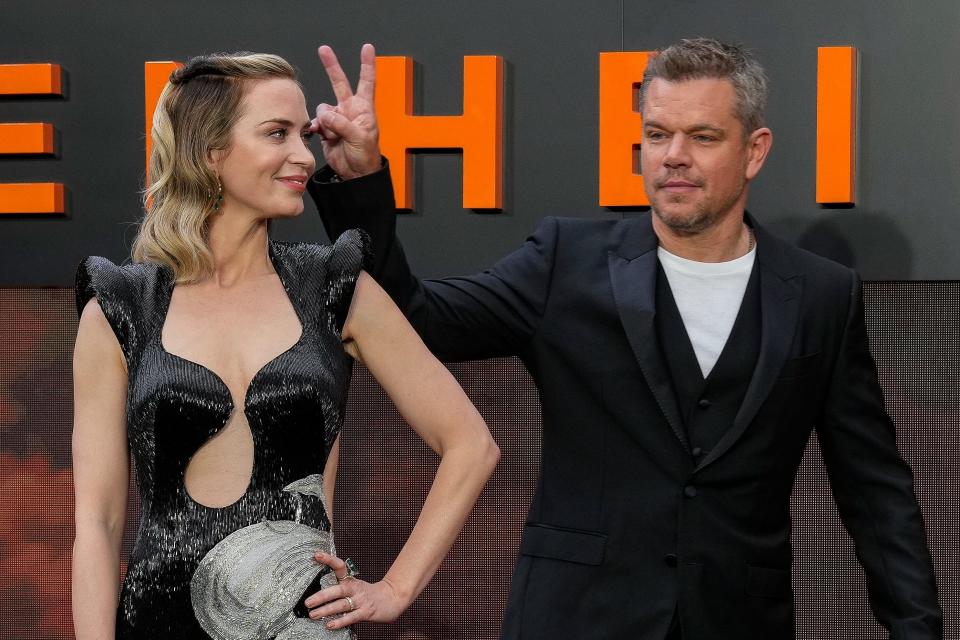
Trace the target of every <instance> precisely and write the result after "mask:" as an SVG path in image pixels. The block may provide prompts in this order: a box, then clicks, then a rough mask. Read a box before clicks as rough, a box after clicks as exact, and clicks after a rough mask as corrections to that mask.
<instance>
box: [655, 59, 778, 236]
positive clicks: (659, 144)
mask: <svg viewBox="0 0 960 640" xmlns="http://www.w3.org/2000/svg"><path fill="white" fill-rule="evenodd" d="M758 134H759V136H764V137H765V138H764V140H762V141H760V140H759V138H758ZM769 134H770V132H769V130H768V129H758V130H757V131H756V132H754V133H752V134H751V135H750V136H749V137H746V138H745V137H744V131H743V126H742V125H741V123H740V120H739V119H738V118H737V114H736V92H735V91H734V88H733V85H732V84H731V83H730V81H728V80H721V79H716V78H700V79H696V80H684V81H680V82H670V81H668V80H663V79H661V78H656V79H654V80H652V81H651V82H650V86H649V87H648V88H647V94H646V101H645V104H644V109H643V144H642V145H641V147H640V162H641V170H642V172H643V184H644V188H645V189H646V191H647V196H648V197H649V198H650V204H651V206H652V208H653V211H654V213H655V214H656V216H657V218H658V219H659V220H660V221H661V222H662V223H663V224H665V225H666V226H667V227H669V228H670V229H671V230H673V231H674V232H675V233H678V234H683V235H694V234H698V233H700V232H702V231H704V230H706V229H709V228H711V227H713V226H714V225H715V224H717V223H718V222H720V221H721V220H723V219H725V218H726V217H727V216H728V215H729V214H731V213H735V212H738V211H742V210H743V207H744V205H745V203H746V184H747V182H748V181H749V180H750V179H752V178H753V177H754V176H755V175H756V174H757V172H759V170H760V167H761V166H762V165H763V159H764V158H765V157H766V151H767V149H769ZM758 141H759V147H760V148H759V149H758Z"/></svg>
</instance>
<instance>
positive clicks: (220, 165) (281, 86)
mask: <svg viewBox="0 0 960 640" xmlns="http://www.w3.org/2000/svg"><path fill="white" fill-rule="evenodd" d="M241 114H242V115H241V116H240V119H239V120H237V122H236V124H235V125H234V126H233V130H232V131H231V132H230V144H229V146H228V147H227V148H226V149H224V150H222V151H214V152H213V153H212V154H211V159H212V166H213V169H214V170H216V171H217V173H218V174H219V176H220V182H221V183H222V184H223V204H222V205H221V208H222V210H223V211H224V212H225V213H226V212H230V214H231V215H233V214H235V212H236V213H240V212H249V213H251V214H252V215H253V216H254V217H257V218H282V217H287V216H296V215H299V214H300V213H301V212H302V211H303V192H304V190H305V189H306V185H307V179H308V178H309V177H310V175H311V174H312V173H313V169H314V167H315V166H316V160H315V159H314V157H313V153H311V151H310V149H308V148H307V141H308V138H309V132H308V131H307V127H308V126H309V125H310V118H309V117H308V116H307V108H306V102H305V100H304V98H303V92H302V91H300V87H298V86H297V84H296V83H295V82H293V81H292V80H287V79H283V78H270V79H266V80H253V81H249V82H247V85H246V93H245V95H244V97H243V102H242V104H241Z"/></svg>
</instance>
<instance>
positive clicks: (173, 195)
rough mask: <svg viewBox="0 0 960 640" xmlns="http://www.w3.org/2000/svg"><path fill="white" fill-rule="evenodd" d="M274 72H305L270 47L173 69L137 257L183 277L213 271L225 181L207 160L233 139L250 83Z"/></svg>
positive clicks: (159, 119) (290, 75) (159, 116)
mask: <svg viewBox="0 0 960 640" xmlns="http://www.w3.org/2000/svg"><path fill="white" fill-rule="evenodd" d="M267 78H286V79H289V80H293V81H294V82H296V81H297V74H296V71H295V70H294V68H293V67H292V66H291V65H290V63H289V62H287V61H286V60H284V59H283V58H281V57H280V56H276V55H271V54H265V53H235V54H221V53H217V54H211V55H206V56H198V57H196V58H193V59H191V60H190V61H189V62H188V63H187V64H186V66H184V67H181V68H180V69H177V70H176V71H174V72H173V73H171V74H170V81H169V82H168V83H167V85H166V87H164V89H163V93H161V94H160V100H159V102H158V103H157V109H156V111H155V112H154V116H153V128H152V130H151V132H150V135H151V137H152V138H153V150H152V151H151V154H150V163H149V174H148V175H149V179H148V184H147V187H146V189H144V192H143V203H144V211H145V215H144V218H143V221H142V222H141V223H140V228H139V230H138V232H137V237H136V238H135V239H134V242H133V251H132V253H133V260H134V262H155V263H160V264H164V265H167V266H168V267H170V268H171V269H172V270H173V273H174V276H175V278H176V282H178V283H187V282H196V281H197V280H200V279H202V278H203V277H205V276H207V275H209V274H210V273H212V271H213V255H212V253H211V252H210V246H209V243H208V241H207V231H208V228H209V223H210V216H211V215H213V214H214V212H215V211H216V208H217V206H218V203H217V200H218V196H219V193H220V182H219V178H218V176H217V175H216V173H215V172H214V171H213V170H212V169H210V167H208V166H207V161H208V158H209V154H210V152H211V151H214V150H218V149H226V148H227V147H228V146H229V143H230V130H231V129H232V128H233V125H234V124H235V123H236V122H237V120H238V119H239V118H240V115H241V104H242V101H243V95H244V89H245V84H246V83H247V82H248V81H250V80H260V79H267Z"/></svg>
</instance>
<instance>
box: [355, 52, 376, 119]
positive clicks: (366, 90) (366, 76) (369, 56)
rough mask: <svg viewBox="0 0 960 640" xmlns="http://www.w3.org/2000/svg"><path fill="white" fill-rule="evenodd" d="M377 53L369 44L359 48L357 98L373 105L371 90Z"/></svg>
mask: <svg viewBox="0 0 960 640" xmlns="http://www.w3.org/2000/svg"><path fill="white" fill-rule="evenodd" d="M376 64H377V52H376V50H374V48H373V45H372V44H370V43H369V42H368V43H367V44H365V45H363V47H361V48H360V81H359V82H357V96H359V97H361V98H363V99H364V100H366V101H367V102H369V103H371V104H372V103H373V90H374V86H375V85H376Z"/></svg>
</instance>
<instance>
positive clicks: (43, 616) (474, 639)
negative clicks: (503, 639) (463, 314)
mask: <svg viewBox="0 0 960 640" xmlns="http://www.w3.org/2000/svg"><path fill="white" fill-rule="evenodd" d="M864 289H865V291H864V295H865V300H866V305H867V323H868V329H869V331H870V335H871V348H872V350H873V352H874V356H875V358H876V360H877V365H878V368H879V371H880V379H881V383H882V384H883V387H884V390H885V392H886V399H887V407H888V410H889V411H890V414H891V415H892V416H893V418H894V421H895V422H896V424H897V427H898V439H899V442H900V447H901V451H902V453H903V455H904V457H905V458H906V459H907V461H908V462H909V463H910V465H911V466H912V467H913V469H914V473H915V477H916V492H917V495H918V496H919V499H920V503H921V506H922V508H923V512H924V515H925V518H926V523H927V533H928V538H929V540H930V546H931V551H932V553H933V557H934V563H935V565H936V569H937V575H938V580H939V587H940V594H941V601H942V603H943V605H944V608H945V611H946V614H947V635H946V637H947V638H954V639H956V638H960V631H958V626H957V616H958V614H960V575H958V574H960V566H958V564H960V563H958V562H957V553H958V551H957V550H958V549H960V508H958V496H957V493H958V491H960V471H958V465H957V463H956V458H957V454H958V452H960V283H958V282H874V283H865V287H864ZM75 332H76V318H75V312H74V310H73V292H72V291H69V290H63V289H0V640H14V639H15V640H36V639H41V638H43V639H47V638H49V639H60V638H64V639H66V638H72V637H73V636H72V627H71V621H70V615H69V606H68V604H67V603H68V602H69V590H70V553H71V546H72V539H73V514H72V510H73V497H72V484H71V472H70V457H69V448H70V428H71V426H70V425H71V415H70V414H71V388H72V387H71V385H72V383H71V371H70V360H71V351H72V346H73V337H74V334H75ZM451 369H452V370H453V372H454V374H455V375H456V376H457V378H458V379H459V380H460V382H461V384H463V386H464V388H465V389H466V390H467V393H468V394H469V395H470V397H471V399H472V400H473V401H474V402H475V403H476V404H477V406H478V407H479V408H480V411H481V413H483V415H484V417H485V418H486V420H487V423H488V424H489V425H490V428H491V430H492V432H493V433H494V436H495V438H496V439H497V442H498V443H499V444H500V447H501V450H502V452H503V457H502V460H501V462H500V465H499V467H498V469H497V471H496V473H495V475H494V477H493V479H492V480H491V482H490V484H489V485H488V487H487V490H486V491H485V493H484V495H483V497H482V498H481V500H480V503H479V504H478V505H477V508H476V510H475V512H474V514H473V515H472V516H471V519H470V522H469V523H468V525H467V527H466V529H465V530H464V532H463V534H462V535H461V537H460V539H459V540H458V541H457V543H456V545H455V546H454V549H453V551H452V552H451V554H450V556H449V557H448V558H447V559H446V561H445V562H444V564H443V566H442V567H441V569H440V572H439V574H438V575H437V577H436V579H434V581H433V582H432V583H431V584H430V586H428V587H427V590H426V591H425V592H424V594H423V595H422V596H421V597H420V598H419V599H418V601H417V602H416V603H415V604H414V606H413V607H412V608H411V609H410V610H409V611H408V612H407V613H406V614H405V615H404V616H403V617H402V618H401V619H400V620H399V621H398V623H396V624H394V625H366V626H364V627H362V628H361V638H363V639H364V640H373V639H381V638H382V639H386V638H391V639H403V640H413V639H421V638H422V639H426V638H431V639H438V640H452V639H456V638H463V639H470V640H479V639H486V638H496V637H497V636H498V633H499V628H500V620H501V617H502V613H503V607H504V604H505V602H506V597H507V593H508V590H509V581H510V573H511V570H512V567H513V562H514V558H515V556H516V552H517V544H518V542H519V536H520V529H521V525H522V522H523V518H524V516H525V515H526V509H527V505H528V504H529V501H530V498H531V496H532V494H533V489H534V486H535V484H536V477H537V469H538V465H539V449H540V428H541V427H540V417H539V408H538V405H537V394H536V389H535V387H534V385H533V383H532V381H531V380H530V378H529V376H528V375H527V373H526V372H525V371H524V370H523V368H522V366H521V365H520V364H519V363H518V362H517V361H516V360H512V359H503V360H490V361H485V362H472V363H465V364H459V365H454V366H452V367H451ZM305 446H309V443H305ZM436 461H437V458H436V456H435V455H434V454H433V453H432V452H431V451H429V450H428V449H427V448H426V447H425V446H424V445H423V444H422V443H420V441H419V439H418V438H417V437H416V435H415V434H414V433H413V432H412V431H411V430H410V429H409V428H408V427H407V426H406V425H405V424H404V423H403V421H402V420H401V419H400V418H399V416H398V415H397V414H396V412H395V411H394V409H393V408H392V405H391V404H390V402H389V400H388V399H387V398H386V397H385V396H384V395H383V393H382V392H381V391H380V389H379V387H378V386H377V384H376V382H375V381H373V380H372V378H371V377H370V375H369V373H368V372H366V370H364V369H363V368H362V367H358V368H357V370H356V372H355V373H354V380H353V385H352V388H351V396H350V406H349V414H348V420H347V425H346V427H345V430H344V435H343V452H342V458H341V469H340V477H339V479H338V482H337V496H336V510H335V511H336V513H335V529H336V534H337V536H338V545H339V549H340V551H341V552H343V553H345V554H347V555H350V556H352V557H353V558H354V559H355V560H356V561H357V563H358V565H359V566H360V569H361V572H362V573H363V574H364V575H365V576H367V577H369V578H371V579H375V578H378V577H379V576H381V575H382V574H383V572H384V571H385V570H386V568H387V567H388V566H389V563H390V562H391V560H392V559H393V558H394V557H395V555H396V553H397V551H398V550H399V548H400V546H401V545H402V543H403V540H404V539H405V537H406V535H407V533H408V532H409V530H410V528H411V527H412V526H413V523H414V521H415V519H416V516H417V513H418V511H419V508H420V505H421V504H422V503H423V500H424V497H425V495H426V491H427V489H428V487H429V483H430V480H431V478H432V476H433V472H434V469H435V468H436ZM131 491H132V489H131ZM792 506H793V513H794V555H795V562H796V567H795V571H794V582H795V584H794V586H795V589H796V597H797V609H798V620H797V623H798V637H799V638H801V639H810V640H814V639H816V640H821V639H834V638H835V639H837V640H839V639H843V640H869V639H872V638H885V637H886V634H885V632H884V631H883V630H882V629H881V628H880V627H879V626H878V625H877V624H876V623H875V622H874V621H873V616H872V614H871V613H870V608H869V604H868V601H867V595H866V587H865V585H864V581H863V576H862V572H861V570H860V568H859V565H858V564H857V561H856V558H855V555H854V552H853V545H852V542H851V541H850V539H849V537H848V536H847V535H846V533H845V532H844V531H843V528H842V525H841V524H840V522H839V519H838V517H837V515H836V510H835V508H834V505H833V499H832V497H831V494H830V490H829V486H828V484H827V482H826V477H825V474H824V472H823V467H822V464H821V462H820V459H819V451H818V449H817V445H816V441H815V440H813V441H811V443H810V446H809V447H808V450H807V454H806V456H805V458H804V462H803V465H802V467H801V471H800V474H799V476H798V478H797V483H796V490H795V492H794V497H793V505H792ZM137 517H139V516H138V513H137V502H136V497H135V496H133V497H132V499H131V507H130V513H129V514H128V525H127V534H126V538H125V545H124V546H125V552H129V549H130V545H131V543H132V537H133V531H134V529H135V523H136V518H137Z"/></svg>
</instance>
